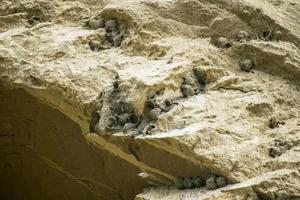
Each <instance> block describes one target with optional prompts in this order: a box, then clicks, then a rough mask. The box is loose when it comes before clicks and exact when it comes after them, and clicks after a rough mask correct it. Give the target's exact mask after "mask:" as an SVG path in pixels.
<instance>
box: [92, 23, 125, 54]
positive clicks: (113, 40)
mask: <svg viewBox="0 0 300 200" xmlns="http://www.w3.org/2000/svg"><path fill="white" fill-rule="evenodd" d="M87 26H88V27H89V28H90V29H92V30H102V31H104V35H101V36H100V37H102V38H101V39H93V40H91V41H90V42H89V46H90V48H91V50H92V51H100V50H104V49H108V48H111V47H119V46H120V45H121V44H122V42H123V40H124V38H125V37H126V33H127V28H126V26H125V25H123V24H122V23H120V22H119V21H118V20H117V19H115V18H110V19H106V18H102V17H96V18H92V19H90V20H89V21H88V22H87Z"/></svg>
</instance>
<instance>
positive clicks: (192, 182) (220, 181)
mask: <svg viewBox="0 0 300 200" xmlns="http://www.w3.org/2000/svg"><path fill="white" fill-rule="evenodd" d="M226 185H227V181H226V178H224V177H222V176H217V175H215V174H211V175H209V176H208V178H207V179H206V181H205V183H204V181H203V180H202V179H201V178H200V177H199V176H196V177H178V178H177V180H176V187H177V188H178V189H180V190H183V189H194V188H200V187H202V186H206V188H207V189H209V190H214V189H217V188H221V187H224V186H226Z"/></svg>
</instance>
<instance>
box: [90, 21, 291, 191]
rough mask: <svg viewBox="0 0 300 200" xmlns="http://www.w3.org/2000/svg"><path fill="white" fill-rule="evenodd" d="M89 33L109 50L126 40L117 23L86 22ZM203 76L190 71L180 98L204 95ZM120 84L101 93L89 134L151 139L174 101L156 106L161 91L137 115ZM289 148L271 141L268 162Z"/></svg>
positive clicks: (182, 181) (215, 180)
mask: <svg viewBox="0 0 300 200" xmlns="http://www.w3.org/2000/svg"><path fill="white" fill-rule="evenodd" d="M88 26H89V27H90V28H91V29H101V28H104V29H105V37H106V40H107V41H108V42H109V44H110V46H114V47H117V46H120V44H121V43H122V41H123V39H124V37H125V36H126V27H125V26H122V25H120V24H119V23H118V21H117V20H114V19H106V20H105V19H103V18H98V19H96V18H94V19H91V20H90V21H89V22H88ZM279 35H281V33H280V32H276V33H274V34H273V33H272V32H263V33H262V34H261V36H260V38H261V39H263V40H273V39H276V38H278V37H279ZM249 39H250V36H249V34H248V33H247V32H245V31H241V32H239V33H238V34H237V35H236V37H235V41H237V42H242V41H247V40H249ZM212 42H213V44H215V45H216V46H217V47H219V48H230V47H231V46H232V45H233V42H232V41H230V40H228V39H227V38H225V37H217V38H215V39H214V40H212ZM89 45H90V47H91V49H92V50H93V51H99V50H102V49H105V47H103V45H102V44H101V43H100V42H98V41H91V42H90V43H89ZM239 65H240V69H241V70H242V71H244V72H252V70H253V69H255V60H253V59H248V58H246V59H241V60H240V62H239ZM206 76H207V74H206V73H205V71H203V70H201V69H200V68H194V69H193V74H191V75H189V76H186V77H184V78H183V80H182V83H181V85H180V91H181V93H182V98H189V97H191V96H194V95H198V94H200V93H204V92H205V85H206V83H207V77H206ZM122 84H123V83H122V81H121V80H120V79H119V77H118V76H117V77H116V80H115V81H114V82H113V85H112V86H111V87H110V88H109V89H108V90H105V91H103V92H102V93H101V95H100V99H101V103H100V108H99V109H98V111H97V112H95V113H94V114H93V117H92V123H91V131H92V132H96V133H98V134H100V135H112V134H115V133H120V132H121V133H122V134H125V135H130V136H132V137H137V136H145V135H152V134H155V133H157V132H159V130H158V129H157V128H156V121H157V120H158V119H159V117H160V115H162V114H164V113H166V112H169V111H170V110H171V109H172V108H173V107H174V106H176V105H177V104H178V102H177V100H174V99H171V98H165V99H164V100H163V102H164V103H163V104H161V103H158V99H159V100H161V98H163V97H162V96H163V95H162V93H161V91H157V92H156V93H155V94H153V95H151V96H149V97H148V98H147V100H146V101H145V103H144V111H143V113H142V114H141V115H138V114H137V112H136V111H135V109H134V106H133V105H132V104H131V103H129V102H128V101H127V99H128V96H127V94H126V90H123V89H122V88H123V87H122ZM104 101H105V102H106V104H109V106H108V108H104V106H103V105H104V104H105V103H104ZM268 125H269V128H271V129H274V128H277V127H278V126H279V125H284V122H282V121H279V120H278V119H277V118H276V117H274V116H273V117H271V119H270V120H269V124H268ZM292 146H293V144H292V143H290V142H280V141H275V143H274V145H273V147H271V148H270V149H269V155H270V156H271V157H272V158H275V157H278V156H280V155H281V154H283V153H284V152H286V151H288V150H289V149H291V148H292ZM175 185H176V187H177V188H178V189H193V188H200V187H203V186H206V188H207V189H210V190H213V189H216V188H221V187H224V186H226V185H227V180H226V178H224V177H222V176H218V175H215V174H211V175H209V176H208V177H207V179H206V180H205V181H203V180H202V179H201V178H200V177H199V176H196V177H178V178H177V179H176V182H175Z"/></svg>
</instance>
